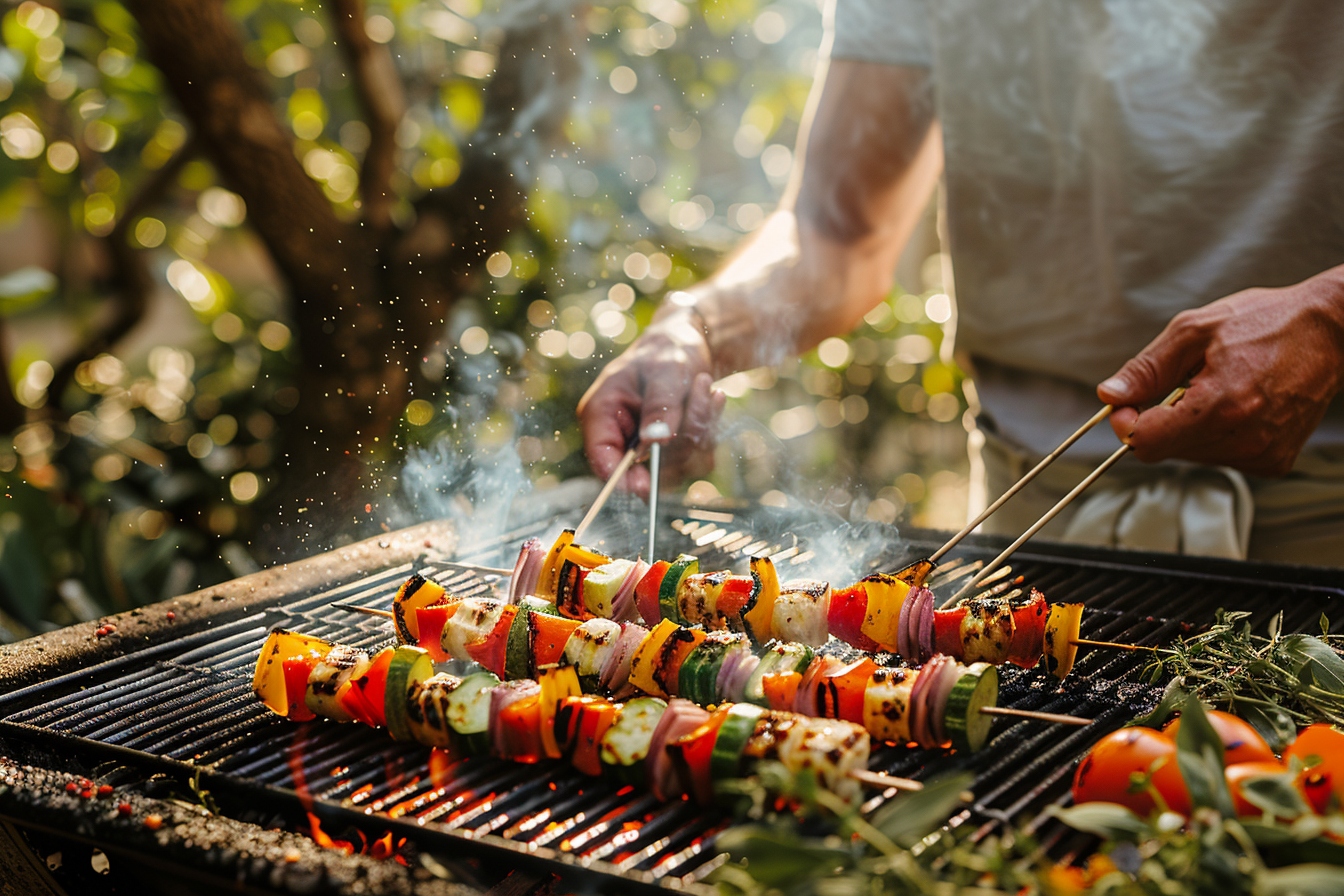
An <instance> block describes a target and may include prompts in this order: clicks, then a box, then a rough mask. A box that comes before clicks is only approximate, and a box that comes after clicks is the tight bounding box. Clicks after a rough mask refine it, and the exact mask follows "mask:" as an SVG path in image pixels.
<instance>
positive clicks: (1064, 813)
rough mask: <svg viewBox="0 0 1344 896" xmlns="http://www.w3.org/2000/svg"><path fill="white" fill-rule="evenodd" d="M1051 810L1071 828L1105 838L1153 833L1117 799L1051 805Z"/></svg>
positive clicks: (1127, 837)
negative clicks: (1066, 805) (1060, 805)
mask: <svg viewBox="0 0 1344 896" xmlns="http://www.w3.org/2000/svg"><path fill="white" fill-rule="evenodd" d="M1050 814H1051V815H1054V816H1055V817H1056V818H1058V819H1059V820H1060V821H1062V822H1064V823H1065V824H1066V825H1068V826H1069V827H1071V828H1073V829H1074V830H1078V831H1083V832H1084V833H1088V834H1095V835H1097V836H1098V837H1104V838H1106V839H1108V840H1141V839H1144V838H1145V837H1149V836H1152V831H1151V830H1150V829H1149V827H1148V825H1147V824H1146V823H1145V822H1144V820H1143V819H1142V818H1139V816H1137V815H1135V814H1134V812H1133V811H1132V810H1131V809H1129V808H1127V807H1125V806H1122V805H1120V804H1119V803H1083V804H1081V805H1078V806H1070V807H1069V808H1067V809H1060V808H1058V807H1052V808H1051V809H1050Z"/></svg>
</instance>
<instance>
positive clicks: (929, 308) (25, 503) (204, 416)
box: [0, 0, 967, 640]
mask: <svg viewBox="0 0 1344 896" xmlns="http://www.w3.org/2000/svg"><path fill="white" fill-rule="evenodd" d="M227 8H228V10H229V13H230V15H231V16H232V17H233V18H234V19H235V20H236V21H237V22H238V23H239V25H240V27H241V28H242V29H243V31H244V33H245V34H246V40H247V53H248V57H249V61H250V62H251V64H252V65H253V66H254V67H255V68H256V69H258V70H259V71H260V72H262V73H264V76H265V78H266V82H267V85H268V87H269V88H270V90H272V91H273V95H274V96H275V98H276V99H275V103H276V109H277V111H278V114H280V115H281V116H283V119H284V121H286V122H287V123H288V125H289V127H290V128H291V129H292V132H293V136H294V149H295V153H296V155H297V157H298V159H299V160H300V161H301V162H302V166H303V169H304V170H305V171H306V173H307V175H308V176H309V177H311V178H312V179H313V180H314V181H316V182H318V183H319V184H320V185H321V187H322V190H323V192H324V193H325V195H326V197H327V198H328V199H329V200H330V202H331V203H332V204H333V205H334V206H335V207H336V208H337V209H338V210H340V212H341V214H343V215H346V216H354V215H355V214H357V212H358V210H359V186H360V162H361V159H362V156H363V153H364V152H365V150H366V149H367V147H368V145H369V140H370V133H369V128H368V127H366V126H365V124H364V123H363V122H362V121H361V120H360V116H359V107H358V104H357V103H356V101H355V99H354V97H353V96H352V89H351V81H350V77H349V75H348V73H347V66H346V64H345V60H344V58H343V57H342V55H341V54H340V52H339V51H338V48H337V47H336V45H335V44H334V42H333V35H332V32H331V27H330V22H329V18H328V15H327V12H326V10H324V9H323V8H322V7H321V5H320V4H318V3H315V2H313V0H308V2H284V0H230V2H228V3H227ZM520 10H522V11H527V12H528V14H530V15H535V14H536V12H537V10H543V11H545V10H551V12H552V14H562V15H569V14H570V13H569V6H568V5H566V4H564V3H558V2H552V3H521V2H512V0H509V2H504V3H496V2H495V0H486V2H485V4H484V5H482V2H481V0H424V2H417V0H398V2H393V3H377V2H373V3H369V4H368V6H367V10H366V13H367V16H366V20H365V23H364V29H365V33H366V34H367V36H368V37H369V38H370V39H371V40H372V41H374V42H376V43H377V44H379V45H384V46H386V47H387V48H389V49H390V50H391V51H392V54H393V58H394V59H395V62H396V66H397V68H398V71H399V74H400V76H401V78H402V81H403V83H404V85H405V92H406V97H407V100H408V105H409V111H408V113H407V115H406V116H405V118H404V120H403V121H402V122H401V124H400V126H399V127H398V129H397V130H396V144H397V146H398V147H399V149H398V157H397V167H398V170H397V173H396V174H395V176H394V178H393V186H394V187H395V189H396V192H397V193H398V195H399V197H400V199H399V201H398V202H397V204H396V206H395V207H394V209H393V211H392V214H393V218H394V219H395V221H396V223H397V224H398V225H400V226H402V227H409V226H410V225H411V224H413V223H414V216H415V215H416V210H415V206H414V200H415V198H416V197H417V196H419V195H422V194H424V193H426V192H427V191H432V190H435V189H442V188H447V187H450V186H452V185H453V184H454V182H455V181H456V180H457V179H458V177H459V176H460V175H461V173H462V165H463V153H462V148H463V147H464V146H465V145H466V141H467V140H468V139H469V138H470V136H471V135H472V133H473V132H474V130H475V129H476V128H477V126H478V125H479V124H480V122H481V120H482V116H483V115H485V114H486V112H487V110H486V108H485V104H486V96H487V94H486V89H485V88H486V85H487V84H488V83H489V82H490V79H491V78H492V77H493V76H494V74H495V72H496V67H497V64H498V61H499V60H498V58H497V57H498V53H499V47H500V45H501V42H502V40H503V39H504V37H505V35H507V33H508V32H509V29H510V27H512V26H511V23H512V22H513V21H514V18H515V17H517V16H518V15H520ZM580 15H581V16H582V26H583V29H584V30H585V31H586V41H584V42H583V43H584V46H583V47H582V49H581V52H579V54H578V55H579V62H580V66H581V68H580V74H579V76H578V78H577V80H576V83H575V84H574V87H573V90H571V91H569V92H568V93H567V94H566V97H565V98H563V99H558V98H557V96H556V95H542V96H538V97H536V98H535V101H536V102H537V103H542V104H545V103H549V104H554V103H556V102H561V101H564V102H567V104H568V110H567V112H566V114H565V115H564V127H563V135H562V138H563V139H561V140H559V141H556V140H550V141H546V140H542V139H540V138H538V139H536V140H532V141H529V140H528V139H527V138H526V136H525V135H521V134H520V135H519V136H520V137H522V138H523V139H521V141H520V142H519V143H517V144H516V145H517V147H518V150H519V151H518V156H517V158H515V159H512V160H511V162H512V164H513V166H514V171H515V172H516V173H517V179H518V182H519V183H520V184H523V185H524V187H525V189H526V196H525V212H526V214H525V223H523V224H521V225H519V226H516V227H513V228H512V229H511V230H510V231H509V232H508V233H506V234H504V235H503V236H502V237H501V238H500V240H499V242H498V245H493V246H490V247H487V251H486V252H484V253H483V257H484V267H485V273H484V275H480V276H476V277H474V278H473V279H472V280H470V281H469V284H470V285H469V287H468V288H467V289H466V291H465V292H464V294H462V295H461V296H460V297H459V298H458V300H457V301H456V303H455V304H454V305H453V307H452V310H451V312H450V314H449V315H448V316H447V317H446V319H445V320H444V321H443V324H442V326H443V333H442V338H441V339H440V340H439V341H438V342H437V343H436V344H437V345H439V346H441V347H442V348H441V350H438V351H434V352H429V353H426V354H425V355H423V356H422V357H421V358H419V359H418V363H419V364H420V365H421V370H420V371H419V373H420V374H422V375H424V376H426V377H429V378H431V379H432V380H434V381H435V382H439V383H441V387H440V388H438V389H436V390H435V392H434V394H422V395H419V396H417V397H416V398H414V399H413V400H410V401H408V402H407V403H406V404H405V407H404V410H403V412H402V414H401V419H400V421H399V423H398V425H397V427H396V429H395V436H394V437H393V438H391V439H389V440H385V441H384V442H381V443H380V444H379V445H378V446H376V447H375V448H374V449H371V457H370V459H371V461H375V460H376V461H377V462H378V463H380V464H382V467H380V469H385V470H395V469H396V465H397V459H398V457H399V452H401V451H404V450H405V448H406V447H407V446H429V445H434V444H443V443H444V442H445V441H447V442H450V443H451V444H452V445H453V446H455V447H456V448H457V449H459V450H468V451H469V450H473V449H475V448H477V447H479V448H482V449H487V450H499V449H502V448H505V449H508V450H516V453H517V455H518V457H519V458H520V459H521V461H522V464H523V468H524V470H525V471H526V473H527V475H528V476H529V477H530V478H531V479H532V481H533V483H534V484H535V487H537V488H539V489H545V488H547V487H550V486H554V485H555V484H556V483H558V482H560V481H561V480H564V479H567V478H569V477H573V476H578V475H584V474H586V472H587V466H586V463H585V462H584V460H583V456H582V451H581V440H580V434H579V431H578V428H577V425H576V423H575V417H574V406H575V404H576V402H577V400H578V398H579V396H580V395H581V394H582V392H583V390H584V389H585V388H586V386H587V384H588V383H589V382H591V380H592V379H593V377H594V376H595V375H596V373H597V371H598V370H599V369H600V368H601V366H602V365H603V364H604V363H605V362H606V361H608V360H610V359H611V358H613V357H614V356H615V355H617V354H618V353H619V352H620V351H621V350H622V348H623V347H624V346H625V345H627V344H628V343H629V342H630V341H631V340H632V339H633V338H634V337H635V336H636V334H637V333H638V332H639V330H640V328H641V327H642V326H643V325H644V324H646V323H647V322H648V320H649V318H650V316H651V315H652V313H653V309H654V307H655V306H656V305H657V303H658V301H659V299H660V298H661V296H662V294H663V293H664V292H665V291H666V290H668V289H672V288H678V287H685V286H687V285H688V284H691V283H693V282H695V281H696V280H697V279H698V278H700V277H701V276H703V275H704V274H706V273H707V272H708V271H709V270H711V269H712V268H713V266H714V265H715V263H716V260H717V259H718V258H719V257H720V256H721V254H722V253H723V252H724V251H726V250H727V249H729V248H730V247H732V246H733V245H734V243H735V241H736V240H738V239H740V238H741V237H742V235H743V234H746V233H749V232H751V231H752V230H753V229H754V228H756V227H757V226H759V225H760V223H761V222H762V220H763V219H764V217H765V215H766V214H768V213H769V212H770V211H771V210H772V208H773V207H774V204H775V202H776V200H777V197H778V195H779V193H780V191H781V189H782V186H783V184H784V183H785V181H786V180H787V178H788V175H789V172H790V170H791V166H792V164H793V157H792V147H793V145H794V140H795V137H796V135H797V129H798V122H799V118H800V116H801V115H802V112H803V107H804V103H805V100H806V96H807V92H808V89H809V86H810V83H811V78H812V74H813V70H814V67H815V65H816V61H817V48H818V45H819V43H820V40H821V13H820V11H819V9H818V8H817V6H815V5H814V4H813V3H811V2H805V0H781V2H777V3H772V4H768V5H766V4H762V3H758V2H755V0H714V2H700V3H698V4H696V3H690V4H687V3H683V2H681V0H636V2H635V3H634V4H633V5H620V6H611V7H606V6H593V7H588V8H586V9H585V10H584V11H582V12H581V13H580ZM3 35H4V48H3V49H0V99H2V100H3V103H2V104H0V147H2V148H3V157H0V227H2V228H3V233H2V234H0V275H2V276H0V314H2V315H3V326H4V333H3V347H4V357H5V359H6V361H7V364H8V370H7V372H8V374H9V378H10V383H11V385H12V388H13V394H14V397H15V398H16V399H17V402H18V405H19V407H17V408H16V409H15V413H13V414H11V417H12V418H13V419H14V422H16V424H17V429H15V430H14V432H13V433H12V438H11V437H6V438H3V439H2V440H0V471H3V472H2V473H0V475H2V476H3V483H4V486H5V488H4V498H3V501H4V506H3V507H0V552H2V553H0V640H13V639H17V638H20V637H23V636H26V635H27V634H30V633H32V632H34V631H39V630H43V629H46V628H50V627H52V626H56V625H62V624H67V623H70V622H73V621H76V620H80V619H88V618H92V617H94V616H96V615H98V614H99V613H100V612H102V611H104V610H108V609H124V608H127V607H130V606H134V605H138V604H142V603H145V602H149V601H154V600H158V599H161V598H164V597H168V596H171V595H173V594H176V593H181V592H184V591H187V590H190V589H192V588H195V587H199V586H203V585H207V584H210V583H213V582H216V581H220V580H222V579H225V578H229V577H232V576H234V575H238V574H243V573H246V572H249V571H252V570H255V569H256V568H258V564H259V562H265V560H266V558H265V556H264V555H263V554H262V553H261V552H260V551H259V550H258V549H257V547H256V540H257V539H256V536H257V532H258V527H260V526H262V525H264V523H265V518H266V513H267V512H268V511H267V502H266V499H267V496H268V493H270V492H271V491H272V490H274V489H275V488H276V487H277V483H278V482H279V481H280V478H281V477H282V476H283V465H282V464H281V459H280V458H278V457H277V445H278V443H279V439H280V436H281V435H282V434H283V432H284V431H285V427H286V426H287V420H288V419H289V415H290V414H291V413H292V412H293V411H294V409H295V407H296V405H297V404H298V402H299V401H300V398H301V396H300V394H299V391H298V389H297V388H296V386H295V384H294V377H295V371H296V369H297V367H298V365H300V364H301V363H302V358H301V357H300V355H299V352H298V349H297V345H296V341H295V339H294V333H293V328H294V324H295V322H294V319H293V313H294V311H293V308H292V307H291V306H290V304H289V302H288V299H287V295H286V291H285V286H284V282H283V280H282V279H281V277H280V276H279V274H278V273H277V272H276V270H275V268H274V266H273V264H272V263H271V261H270V259H269V257H268V255H267V251H266V249H265V247H264V246H263V244H262V243H261V242H260V241H259V240H258V238H257V237H256V236H255V235H254V233H253V232H252V230H251V229H250V228H249V217H248V209H247V207H246V205H245V203H244V202H243V200H242V199H241V198H240V197H239V196H238V195H236V194H235V193H233V192H230V191H229V189H228V188H227V185H226V184H224V183H223V182H222V181H221V179H220V178H219V177H218V175H217V173H216V172H215V170H214V169H213V168H212V167H211V165H210V164H209V163H208V162H207V161H205V160H204V157H203V156H200V155H192V156H190V157H188V158H183V157H182V154H181V151H182V149H183V147H184V145H185V144H187V143H188V141H189V139H190V134H189V128H188V126H187V125H186V124H185V120H184V119H183V118H182V116H181V115H180V114H179V112H178V111H177V109H176V108H175V105H174V103H173V101H172V100H171V98H170V97H169V96H168V94H167V93H166V90H165V88H164V86H163V85H162V84H161V81H160V77H159V75H158V73H157V71H156V70H155V69H154V68H153V67H152V66H151V65H150V64H149V63H148V62H147V61H146V60H145V59H144V58H143V56H142V52H141V47H140V43H139V41H138V39H137V28H136V25H135V22H134V20H133V19H132V18H131V16H130V15H129V14H128V12H127V11H126V10H125V9H124V8H123V7H122V6H121V5H120V4H119V3H116V2H112V0H97V2H88V0H85V2H70V3H66V4H64V5H63V7H62V12H57V11H55V10H53V9H51V8H48V7H46V6H42V5H39V4H37V3H35V2H24V3H21V4H17V5H11V6H9V8H8V9H7V10H6V11H5V13H4V17H3ZM156 177H157V178H160V179H164V178H166V182H165V185H164V186H163V189H162V190H161V191H160V194H159V195H158V196H157V198H156V200H155V201H154V202H152V203H145V202H141V201H139V200H138V199H137V198H136V197H137V196H138V195H140V193H141V190H142V189H143V188H144V185H145V184H147V183H152V182H154V180H155V179H156ZM126 250H129V251H132V252H134V253H135V254H136V256H137V257H139V258H141V259H143V263H144V265H145V267H146V269H147V271H148V273H149V275H150V276H151V277H152V287H151V288H150V289H149V291H148V294H147V296H146V301H145V302H144V307H143V308H136V307H129V308H128V307H126V303H125V302H124V301H119V300H118V296H120V295H121V294H122V287H121V284H120V283H119V282H118V278H117V277H116V276H114V274H115V271H116V266H115V264H114V260H115V255H116V253H117V252H121V251H126ZM943 262H944V258H943V256H941V255H940V254H939V250H938V241H937V238H936V235H935V228H934V225H933V215H932V213H930V214H928V215H926V220H925V221H924V223H923V224H922V225H921V227H920V230H919V232H918V233H917V234H916V237H915V239H914V240H913V242H912V244H911V247H910V248H909V249H908V250H907V252H906V255H905V257H904V258H903V259H902V262H901V265H900V268H899V269H898V280H899V286H898V287H897V288H896V289H895V290H894V291H893V293H892V295H891V296H889V297H888V299H887V301H886V302H885V303H883V304H882V305H880V306H878V307H877V308H876V309H874V310H873V311H872V312H871V313H870V314H868V315H867V317H866V318H865V323H864V325H863V326H862V327H861V328H860V329H859V330H857V331H856V332H855V333H854V334H852V336H851V337H850V338H848V339H828V340H826V341H825V342H823V343H822V344H821V345H820V346H819V347H818V348H817V350H816V351H815V352H812V353H810V354H809V355H808V356H807V357H804V358H802V359H800V360H798V361H796V362H792V363H788V364H786V365H784V366H783V367H781V368H779V369H776V370H758V371H751V372H747V373H742V374H737V375H734V376H732V377H730V378H728V379H727V380H726V381H724V382H723V383H722V388H723V389H724V390H725V391H726V392H727V393H728V395H729V396H730V401H729V406H728V410H727V411H726V413H725V423H724V426H725V437H724V439H723V441H722V444H721V445H720V448H719V464H718V467H717V469H716V471H715V473H714V474H713V476H712V477H710V478H709V479H706V480H702V481H697V482H694V483H691V484H689V485H688V486H687V487H688V488H689V494H690V497H691V499H692V500H695V501H701V502H713V501H714V500H716V499H718V498H719V497H720V496H726V497H731V498H742V499H747V500H763V501H765V502H766V503H776V504H779V503H785V502H788V501H800V502H808V503H812V504H819V505H824V506H825V507H827V508H829V509H830V510H831V511H833V512H834V513H836V514H837V515H839V516H841V517H844V518H846V519H852V520H862V519H869V520H878V521H883V522H898V523H900V524H914V525H920V526H936V527H955V526H957V525H959V524H960V523H961V522H962V521H963V520H964V516H965V503H966V494H967V475H966V463H965V459H964V452H965V439H966V428H965V425H964V418H965V415H966V404H965V401H964V399H963V396H962V393H961V373H960V372H959V371H958V370H957V369H956V368H955V367H954V366H952V365H951V364H949V363H947V362H945V361H944V360H941V359H940V348H941V346H942V340H943V335H944V328H945V326H946V325H947V324H948V322H949V318H950V317H951V314H952V306H951V302H950V300H949V299H948V297H947V295H946V293H945V291H944V283H943V273H942V272H943V270H944V267H945V265H944V263H943ZM118 327H120V328H121V329H127V332H126V333H125V334H124V335H121V334H119V333H116V330H117V328H118ZM107 332H113V333H116V338H115V339H113V340H112V341H111V344H100V343H99V336H100V334H105V333H107ZM510 446H511V447H510ZM388 519H389V520H391V519H392V518H391V517H389V518H388ZM393 521H394V522H395V520H393ZM338 530H339V527H338ZM362 534H367V532H359V531H356V528H355V527H354V526H353V525H352V526H351V531H350V533H349V535H348V537H349V538H353V537H356V536H357V535H362ZM342 537H343V536H342V535H341V534H340V532H339V531H338V533H337V535H336V536H334V537H332V538H328V539H326V540H325V542H324V543H322V544H313V545H309V546H308V548H309V550H310V551H315V550H318V549H321V548H325V547H328V546H329V545H330V544H331V543H332V542H335V541H340V540H342Z"/></svg>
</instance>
